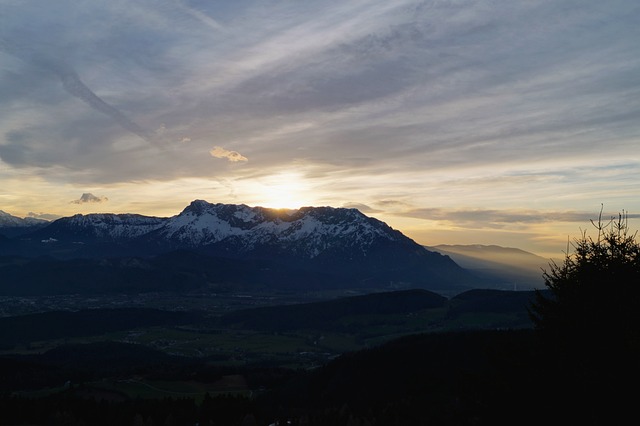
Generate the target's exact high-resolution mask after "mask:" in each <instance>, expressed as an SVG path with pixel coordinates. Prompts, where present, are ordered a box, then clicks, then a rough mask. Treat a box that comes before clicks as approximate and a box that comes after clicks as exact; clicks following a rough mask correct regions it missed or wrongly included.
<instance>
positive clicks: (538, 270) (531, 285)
mask: <svg viewBox="0 0 640 426" xmlns="http://www.w3.org/2000/svg"><path fill="white" fill-rule="evenodd" d="M426 248H427V249H429V250H434V251H437V252H438V253H441V254H444V255H447V256H449V257H451V259H453V260H454V261H455V262H456V263H457V264H458V265H460V266H462V267H463V268H465V269H468V270H469V271H471V272H473V273H475V274H476V275H478V276H480V277H482V278H484V279H486V280H488V281H490V282H495V283H501V284H500V285H499V286H498V287H500V288H503V289H511V290H530V289H540V288H544V279H543V276H542V274H543V270H545V269H549V263H550V261H551V260H550V259H545V258H543V257H540V256H537V255H535V254H533V253H529V252H527V251H524V250H520V249H517V248H510V247H500V246H496V245H479V244H474V245H438V246H432V247H426Z"/></svg>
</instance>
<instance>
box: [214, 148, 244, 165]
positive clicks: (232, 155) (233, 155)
mask: <svg viewBox="0 0 640 426" xmlns="http://www.w3.org/2000/svg"><path fill="white" fill-rule="evenodd" d="M209 154H211V156H212V157H215V158H226V159H227V160H229V161H230V162H232V163H237V162H239V161H249V160H248V159H247V157H245V156H243V155H242V154H240V153H239V152H236V151H229V150H227V149H224V148H223V147H221V146H214V147H213V149H212V150H211V151H209Z"/></svg>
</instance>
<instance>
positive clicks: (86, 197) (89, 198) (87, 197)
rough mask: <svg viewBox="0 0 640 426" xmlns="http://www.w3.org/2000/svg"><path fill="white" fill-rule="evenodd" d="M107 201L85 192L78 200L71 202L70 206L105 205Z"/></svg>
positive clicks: (105, 198)
mask: <svg viewBox="0 0 640 426" xmlns="http://www.w3.org/2000/svg"><path fill="white" fill-rule="evenodd" d="M107 201H109V199H108V198H107V197H96V196H95V195H93V194H91V193H90V192H85V193H84V194H82V196H80V198H79V199H77V200H73V201H71V204H87V203H106V202H107Z"/></svg>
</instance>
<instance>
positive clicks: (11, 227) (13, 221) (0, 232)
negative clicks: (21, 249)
mask: <svg viewBox="0 0 640 426" xmlns="http://www.w3.org/2000/svg"><path fill="white" fill-rule="evenodd" d="M48 224H49V222H48V221H46V220H42V219H36V218H33V217H25V218H24V219H23V218H21V217H17V216H13V215H11V214H9V213H7V212H4V211H2V210H0V239H1V238H2V237H1V236H5V237H14V236H17V235H21V234H25V233H28V232H33V231H34V230H36V229H40V228H44V227H45V226H47V225H48Z"/></svg>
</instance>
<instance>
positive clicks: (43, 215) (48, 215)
mask: <svg viewBox="0 0 640 426" xmlns="http://www.w3.org/2000/svg"><path fill="white" fill-rule="evenodd" d="M27 217H32V218H34V219H43V220H56V219H60V218H61V217H62V216H60V215H57V214H51V213H42V212H39V213H36V212H29V213H27Z"/></svg>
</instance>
